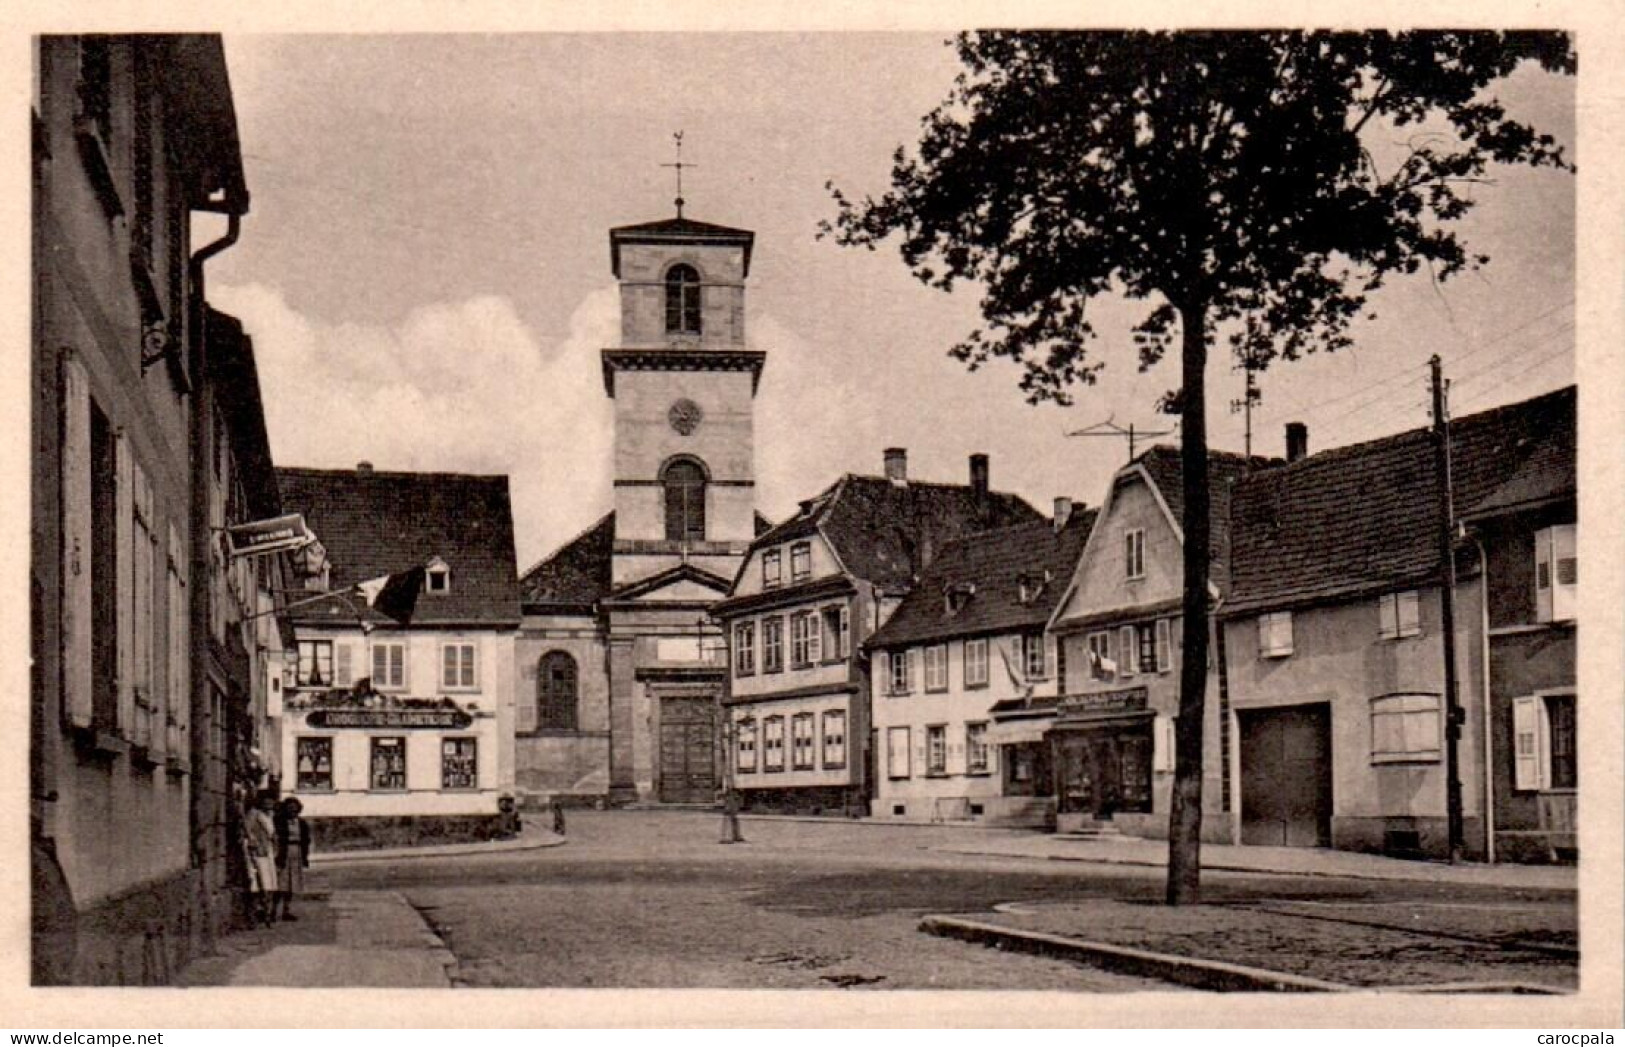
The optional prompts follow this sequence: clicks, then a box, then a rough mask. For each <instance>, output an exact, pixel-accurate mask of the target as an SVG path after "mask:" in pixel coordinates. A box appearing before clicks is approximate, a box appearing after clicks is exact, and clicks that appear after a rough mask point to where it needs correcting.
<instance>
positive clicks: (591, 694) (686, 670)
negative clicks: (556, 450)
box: [515, 215, 766, 804]
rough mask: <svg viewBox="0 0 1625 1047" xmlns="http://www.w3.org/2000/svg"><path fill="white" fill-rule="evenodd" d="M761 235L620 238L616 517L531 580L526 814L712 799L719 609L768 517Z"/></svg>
mask: <svg viewBox="0 0 1625 1047" xmlns="http://www.w3.org/2000/svg"><path fill="white" fill-rule="evenodd" d="M754 239H755V238H754V235H753V234H752V233H750V232H748V231H745V230H741V229H730V228H727V227H725V226H719V225H712V224H710V223H706V222H698V221H694V220H693V219H687V218H683V217H681V215H679V217H677V218H674V219H668V220H664V221H658V222H649V223H644V224H640V225H631V226H622V227H619V228H616V229H612V230H611V231H610V258H611V268H612V270H613V272H614V275H615V277H616V280H617V281H618V283H619V287H620V299H621V337H620V344H618V345H616V346H612V347H608V348H605V349H604V350H603V352H602V362H603V377H604V390H605V393H606V395H608V396H609V397H610V398H611V399H612V400H613V401H614V418H615V449H614V467H613V468H614V485H615V489H614V510H613V511H612V512H610V513H609V514H608V515H606V516H605V517H603V518H602V519H601V520H599V521H598V522H597V523H595V524H594V525H593V526H592V527H591V528H589V529H588V530H587V531H585V532H583V533H582V534H581V535H578V536H577V537H576V538H575V539H573V540H571V541H570V542H568V543H566V544H565V545H564V546H563V547H562V548H560V549H559V550H558V551H556V552H555V553H553V554H552V555H551V556H549V557H548V558H547V559H545V560H543V561H542V562H541V563H539V564H537V565H536V566H535V567H533V568H531V569H530V570H529V571H528V572H526V573H525V575H524V576H523V577H522V578H521V580H520V590H521V603H522V610H523V624H522V626H521V630H520V634H519V638H518V642H517V651H516V658H517V661H518V665H519V680H518V689H519V695H518V702H517V709H516V725H515V726H516V735H517V740H516V757H515V759H516V767H515V770H516V783H515V784H516V787H517V789H518V792H519V794H520V796H521V799H522V800H523V801H526V802H529V803H532V804H535V803H538V802H547V801H550V800H558V801H561V802H577V803H579V802H593V803H597V802H608V803H626V802H633V801H653V802H668V803H683V802H693V803H710V802H712V801H714V800H715V798H716V795H717V789H718V788H719V786H720V784H721V756H722V754H721V752H720V750H719V746H720V741H719V731H718V726H717V715H718V713H717V710H718V707H719V699H720V698H721V696H722V690H723V686H724V683H725V671H726V648H725V644H724V642H723V638H722V635H721V633H720V631H719V630H718V629H717V627H716V625H715V624H714V623H713V622H712V621H711V619H710V617H709V614H708V610H709V608H710V607H711V605H712V604H713V603H714V602H716V601H717V600H719V599H721V598H722V597H723V596H724V595H726V594H727V592H728V589H729V587H730V585H731V584H732V582H733V579H734V576H735V574H736V573H737V572H738V568H739V565H740V563H741V561H742V559H743V557H744V555H745V553H746V551H747V550H748V548H749V547H750V544H751V541H752V540H753V539H754V538H755V537H756V535H757V534H758V533H760V532H761V531H763V530H765V529H766V521H765V520H762V519H761V518H760V517H759V516H758V514H757V513H756V509H755V504H756V479H755V431H754V429H755V427H754V405H755V397H756V389H757V384H758V382H759V381H760V379H761V373H762V367H763V365H764V363H765V361H766V354H765V353H763V352H761V351H758V350H751V349H747V348H746V343H745V283H746V279H747V278H748V276H749V275H750V261H751V250H752V247H753V246H754Z"/></svg>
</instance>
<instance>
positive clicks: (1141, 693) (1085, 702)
mask: <svg viewBox="0 0 1625 1047" xmlns="http://www.w3.org/2000/svg"><path fill="white" fill-rule="evenodd" d="M1147 695H1148V693H1147V691H1146V689H1145V688H1144V687H1124V688H1121V689H1120V690H1116V691H1093V692H1090V693H1088V694H1069V695H1067V696H1065V697H1064V698H1062V699H1061V702H1060V711H1061V712H1062V713H1063V714H1066V715H1071V716H1105V715H1110V714H1113V713H1131V712H1139V711H1141V710H1143V709H1144V708H1145V707H1146V699H1147Z"/></svg>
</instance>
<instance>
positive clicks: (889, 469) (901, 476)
mask: <svg viewBox="0 0 1625 1047" xmlns="http://www.w3.org/2000/svg"><path fill="white" fill-rule="evenodd" d="M885 461H886V479H888V480H890V481H891V482H892V483H894V484H897V485H898V486H899V487H901V486H903V485H904V484H907V483H908V451H907V450H906V449H905V448H902V447H888V448H886V452H885Z"/></svg>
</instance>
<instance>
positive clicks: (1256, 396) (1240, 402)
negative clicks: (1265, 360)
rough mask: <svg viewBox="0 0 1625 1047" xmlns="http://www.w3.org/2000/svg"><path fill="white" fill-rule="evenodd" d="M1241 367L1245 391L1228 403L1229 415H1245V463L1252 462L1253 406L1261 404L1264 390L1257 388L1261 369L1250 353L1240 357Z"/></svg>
mask: <svg viewBox="0 0 1625 1047" xmlns="http://www.w3.org/2000/svg"><path fill="white" fill-rule="evenodd" d="M1241 367H1242V370H1244V371H1245V372H1246V373H1247V390H1246V392H1244V393H1242V395H1241V398H1240V399H1237V400H1231V401H1230V413H1231V414H1237V413H1241V414H1243V415H1245V420H1244V423H1243V424H1244V426H1245V432H1246V435H1245V437H1243V440H1244V443H1243V444H1242V447H1243V450H1244V451H1245V452H1246V456H1247V461H1249V462H1251V461H1252V460H1253V405H1254V404H1256V403H1260V402H1262V401H1263V399H1264V390H1262V389H1260V388H1259V387H1258V372H1259V371H1261V370H1262V369H1263V368H1261V367H1260V366H1259V364H1258V359H1257V358H1256V357H1255V356H1254V355H1253V354H1252V353H1246V354H1245V355H1244V356H1243V357H1242V361H1241Z"/></svg>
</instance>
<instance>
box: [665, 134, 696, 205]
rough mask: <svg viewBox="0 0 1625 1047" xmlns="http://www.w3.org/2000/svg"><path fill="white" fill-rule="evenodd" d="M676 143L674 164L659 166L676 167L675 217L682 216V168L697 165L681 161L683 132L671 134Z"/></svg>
mask: <svg viewBox="0 0 1625 1047" xmlns="http://www.w3.org/2000/svg"><path fill="white" fill-rule="evenodd" d="M671 137H672V141H674V142H676V143H677V162H676V163H674V164H661V165H660V166H661V167H675V168H676V169H677V217H678V218H681V217H683V203H684V201H683V168H685V167H698V166H700V165H699V164H685V163H683V132H681V131H677V132H675V133H674V134H673V135H672V136H671Z"/></svg>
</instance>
